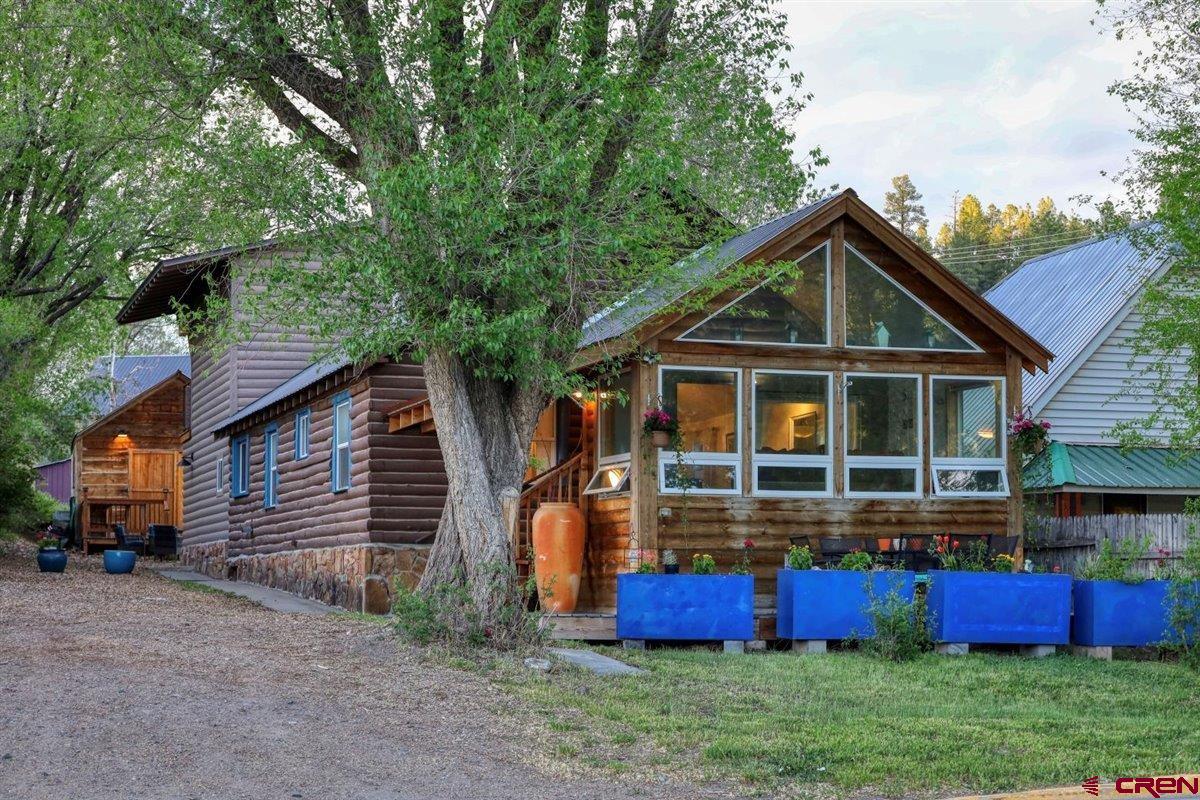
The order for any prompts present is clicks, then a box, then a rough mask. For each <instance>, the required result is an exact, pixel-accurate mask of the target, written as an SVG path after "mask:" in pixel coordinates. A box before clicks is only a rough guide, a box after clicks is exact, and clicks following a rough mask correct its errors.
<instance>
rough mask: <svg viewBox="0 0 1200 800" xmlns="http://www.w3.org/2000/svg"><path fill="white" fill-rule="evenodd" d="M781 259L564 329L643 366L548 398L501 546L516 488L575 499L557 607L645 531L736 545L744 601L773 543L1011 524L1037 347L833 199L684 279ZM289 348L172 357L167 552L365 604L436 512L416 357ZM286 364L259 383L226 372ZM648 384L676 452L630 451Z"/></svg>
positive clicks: (524, 525) (175, 267)
mask: <svg viewBox="0 0 1200 800" xmlns="http://www.w3.org/2000/svg"><path fill="white" fill-rule="evenodd" d="M269 247H271V245H269V244H267V245H260V246H257V247H255V248H247V249H243V250H233V249H231V250H224V251H218V252H215V253H208V254H202V255H197V256H190V257H187V258H185V259H175V260H173V261H170V262H163V263H162V264H160V265H159V267H157V268H156V269H155V271H154V272H153V273H152V274H151V275H150V276H149V277H148V278H147V279H146V281H145V282H143V284H142V286H141V287H140V288H139V289H138V291H137V292H136V293H135V294H134V296H133V298H132V299H131V300H130V301H129V303H128V304H127V305H126V306H125V308H124V309H123V310H122V311H121V315H120V319H121V321H123V322H130V321H135V320H141V319H149V318H151V317H153V316H156V315H159V314H164V313H169V311H170V309H171V307H172V302H179V303H182V304H184V305H190V306H196V305H198V304H201V303H203V302H204V301H205V298H204V292H203V291H201V290H199V289H197V287H198V286H215V287H217V290H218V291H221V292H223V293H225V296H226V297H228V298H229V299H230V300H231V305H232V307H233V308H234V309H235V313H236V309H237V308H238V306H239V292H240V291H242V290H243V289H242V287H245V286H247V285H250V284H249V283H248V282H247V280H246V277H245V271H246V270H247V269H249V268H251V267H253V264H254V261H255V259H257V258H260V257H262V255H263V251H264V249H266V248H269ZM792 260H797V261H800V262H801V265H802V266H803V267H804V269H803V274H802V275H801V276H800V277H798V278H796V279H794V280H789V281H786V282H784V281H781V280H778V279H775V280H771V279H769V280H766V281H764V282H763V283H761V284H759V285H757V286H747V287H744V288H743V289H742V290H740V291H736V292H729V293H726V294H725V295H722V296H721V297H718V298H716V299H715V300H714V301H713V302H712V303H710V304H709V306H708V307H707V308H706V309H705V310H703V311H699V312H696V313H689V314H687V315H680V314H678V313H671V312H669V311H667V310H666V308H667V307H668V306H669V305H670V301H672V300H674V299H675V298H674V297H666V296H663V294H662V293H661V292H642V293H634V295H632V296H631V297H630V298H629V299H628V300H627V301H626V302H624V303H621V304H619V305H618V306H616V307H614V308H613V309H610V310H609V311H607V312H605V313H602V314H599V315H597V316H596V317H595V318H594V319H593V320H591V321H590V322H589V324H588V326H587V327H586V329H585V330H584V332H583V340H582V342H581V358H582V361H583V362H584V363H592V364H594V363H596V362H597V361H598V360H599V359H600V358H602V357H603V355H604V353H605V352H606V351H609V350H620V351H621V352H628V351H629V349H628V348H629V346H630V345H633V344H640V345H641V347H642V348H644V349H646V350H651V351H656V352H657V353H658V354H659V356H660V360H658V361H656V362H655V363H648V362H647V361H643V360H638V359H633V360H630V361H628V362H627V363H626V365H625V369H624V372H623V373H622V374H621V375H620V377H619V378H618V379H616V381H615V386H613V387H611V388H614V389H615V388H620V389H623V390H624V391H625V392H627V394H628V396H629V398H630V402H629V403H628V404H627V405H625V406H620V405H617V404H612V403H602V404H601V406H600V407H599V408H597V405H596V403H595V402H593V401H589V400H588V399H586V398H579V399H578V400H573V399H570V398H567V399H564V400H561V401H558V402H556V403H554V404H552V405H551V406H550V407H549V408H547V409H546V411H545V412H544V414H543V417H542V420H541V422H540V423H539V425H538V432H537V433H536V434H535V447H534V449H535V455H537V457H538V460H539V461H540V462H542V463H546V464H547V466H546V468H545V469H544V471H542V472H541V473H540V474H538V475H533V476H531V479H530V480H529V482H528V483H527V485H526V489H525V492H524V493H523V495H522V498H521V504H520V511H519V515H518V531H517V536H518V541H517V542H516V544H517V553H518V558H519V561H521V562H524V561H525V560H526V559H527V545H528V534H529V520H530V518H531V517H532V514H533V511H534V510H535V509H536V508H537V506H538V504H539V503H541V502H545V501H549V500H559V501H561V500H566V501H570V502H575V503H578V504H579V505H580V506H581V507H582V509H583V510H584V512H585V517H586V519H587V521H588V528H589V533H588V539H587V547H586V553H585V567H584V571H585V575H584V577H583V585H582V589H581V598H580V606H579V610H580V611H584V612H588V611H608V610H611V609H612V608H613V606H614V600H615V576H616V573H617V572H618V571H621V570H625V569H629V568H630V567H631V565H634V564H635V563H636V561H637V560H638V559H639V558H643V557H645V558H657V557H659V556H660V555H661V552H662V551H663V550H664V549H667V548H672V549H675V550H677V551H679V553H680V555H681V556H682V557H683V558H688V557H690V555H691V553H693V552H695V551H697V550H703V551H704V552H708V553H711V554H712V555H713V556H714V557H715V558H716V559H717V560H718V562H720V563H722V564H723V565H725V566H728V565H730V564H732V563H733V562H734V561H735V559H737V558H738V556H739V554H740V551H741V545H742V542H743V540H744V539H745V538H747V537H750V538H753V539H754V541H755V543H756V545H757V551H756V552H757V555H756V557H755V562H756V563H755V571H756V574H757V576H758V581H757V582H756V585H757V589H758V592H759V597H758V602H759V604H760V606H762V607H763V608H764V609H770V607H771V606H773V603H774V570H775V567H776V566H777V565H778V564H780V563H782V559H783V555H784V553H785V552H786V550H787V548H788V547H789V546H790V545H791V544H792V542H793V541H807V542H809V543H811V544H812V546H813V547H814V548H815V549H818V550H819V548H820V547H821V542H822V540H823V539H826V538H828V537H843V538H849V537H870V538H871V540H872V541H875V539H892V538H897V537H900V536H902V535H912V534H917V535H925V536H928V535H930V534H935V533H943V532H959V533H962V534H968V533H975V534H999V535H1005V534H1007V535H1014V536H1015V535H1018V534H1019V533H1020V531H1021V527H1022V526H1021V520H1020V515H1021V499H1020V487H1019V486H1018V485H1016V483H1017V482H1016V480H1015V478H1016V476H1017V467H1016V464H1015V461H1014V459H1013V457H1012V455H1011V454H1010V453H1009V452H1008V451H1007V446H1006V438H1005V436H1004V432H1003V431H1004V423H1005V418H1006V416H1007V415H1008V414H1010V413H1012V412H1013V411H1015V410H1016V409H1017V408H1018V407H1019V404H1020V397H1021V383H1022V373H1023V372H1029V373H1036V371H1037V370H1039V369H1040V370H1045V369H1046V367H1047V365H1048V363H1049V360H1050V358H1051V357H1052V356H1051V353H1050V352H1049V351H1048V350H1047V349H1046V348H1044V347H1042V346H1041V345H1039V344H1038V343H1037V342H1036V341H1035V340H1034V339H1033V338H1032V337H1030V336H1029V335H1028V334H1026V333H1025V332H1024V331H1022V330H1021V329H1020V328H1019V327H1018V326H1017V325H1015V324H1014V323H1013V322H1011V321H1010V320H1009V319H1007V318H1006V317H1005V316H1004V315H1003V314H1001V313H999V312H998V311H997V310H996V309H995V308H994V307H992V306H991V305H990V304H989V303H987V302H986V301H985V300H983V299H982V298H981V297H979V296H978V295H976V294H975V293H974V292H972V291H971V290H970V289H969V288H968V287H967V286H965V285H964V284H963V283H962V282H961V281H959V280H958V279H957V278H955V277H954V276H953V275H952V274H950V272H949V271H947V270H946V269H945V268H944V267H942V266H941V265H940V264H939V263H938V262H937V261H936V260H934V259H933V258H932V257H931V256H929V255H928V254H926V253H924V252H923V251H922V250H920V248H918V247H917V246H916V245H914V244H913V243H912V242H911V241H910V240H909V239H907V238H906V237H905V236H904V235H902V234H901V233H900V232H899V231H897V230H896V229H895V228H893V227H892V226H891V225H889V224H888V223H887V222H886V221H885V220H884V219H883V218H882V217H880V216H879V215H878V214H877V213H876V212H874V211H873V210H872V209H870V208H869V207H867V206H866V205H865V204H864V203H862V202H861V201H860V200H859V199H858V198H857V196H856V195H855V194H854V193H853V192H851V191H846V192H842V193H840V194H837V195H834V196H831V197H828V198H825V199H824V200H821V201H819V202H817V203H814V204H812V205H810V206H808V207H806V208H803V209H800V210H799V211H795V212H792V213H790V214H786V215H784V216H782V217H780V218H778V219H775V220H772V221H771V222H768V223H766V224H765V225H762V226H759V227H757V228H754V229H753V230H750V231H747V232H746V233H744V234H742V235H740V236H737V237H734V238H733V239H731V240H729V241H728V242H725V243H724V244H722V245H720V246H719V247H712V248H705V249H703V250H701V251H699V252H698V253H697V254H695V255H694V256H692V257H691V265H690V274H693V275H695V276H697V278H699V277H701V276H703V275H706V274H709V273H712V272H715V271H717V270H721V269H723V268H725V267H727V266H728V265H730V264H732V263H734V262H737V261H744V262H755V261H762V262H768V263H769V262H772V261H792ZM687 289H688V287H682V288H681V289H680V290H679V294H681V295H682V294H686V292H687ZM618 342H619V343H620V345H618V344H617V343H618ZM202 344H203V343H199V342H194V343H193V345H194V346H197V345H202ZM299 352H300V349H298V348H295V347H292V348H289V349H283V348H279V347H277V345H275V344H274V343H273V341H272V340H271V339H270V336H268V338H267V339H266V340H264V341H263V342H262V343H261V344H260V345H259V346H257V347H255V348H254V349H252V350H250V349H244V348H232V349H227V350H222V351H220V352H218V353H215V354H213V357H212V360H211V361H210V362H208V363H210V364H211V365H212V366H211V368H209V369H200V367H199V362H198V359H199V358H201V356H199V353H198V350H194V352H193V364H194V366H195V367H196V368H195V369H194V370H193V374H194V376H195V381H194V383H193V388H192V398H193V413H192V427H191V440H190V442H189V444H188V452H189V454H191V458H190V462H191V466H190V467H189V468H188V472H187V477H186V478H185V483H186V490H185V524H184V531H183V537H184V548H183V557H184V559H185V560H186V561H188V562H189V563H191V564H193V565H195V566H197V567H200V568H202V569H206V570H209V571H219V572H221V573H224V574H233V575H235V576H237V577H240V578H245V579H249V580H254V581H257V582H261V583H266V584H268V585H273V586H279V587H281V588H287V589H290V590H292V591H296V592H299V593H301V594H305V595H308V596H312V597H318V598H320V599H323V600H326V601H328V602H335V603H338V604H340V605H344V606H347V607H351V608H359V607H362V608H379V607H382V606H383V605H386V602H387V599H388V597H387V587H388V585H389V583H390V580H391V579H393V578H402V579H405V580H409V581H411V580H413V579H415V577H416V575H417V574H419V571H420V569H421V564H422V563H423V560H424V548H425V547H427V545H428V543H429V542H430V541H431V540H432V537H433V535H434V533H435V531H436V527H437V523H438V520H439V519H440V514H441V509H442V505H443V503H444V497H445V483H446V481H445V475H444V473H443V471H442V468H441V462H440V451H439V449H438V445H437V432H436V426H435V425H434V422H433V418H432V414H431V413H430V409H429V405H428V402H427V400H426V398H425V388H424V381H423V378H422V373H421V369H420V366H419V365H417V364H413V363H408V362H393V361H388V360H384V361H380V362H377V363H374V364H366V365H361V364H360V365H356V364H350V363H346V362H341V361H338V360H336V359H335V360H332V361H326V362H318V363H315V364H309V363H303V364H296V363H295V358H296V357H297V355H298V353H299ZM204 358H207V356H204ZM232 364H236V365H237V368H231V365H232ZM285 366H286V367H287V368H288V370H289V371H288V372H287V373H286V374H285V375H283V376H282V377H281V378H280V379H278V380H276V381H275V382H274V383H273V384H272V385H270V386H262V383H263V382H264V381H261V380H258V381H255V382H254V383H252V384H248V383H246V376H247V375H250V374H253V375H263V374H265V373H266V370H267V369H268V368H269V369H270V370H272V374H274V373H275V372H281V371H283V370H282V368H283V367H285ZM584 369H585V370H586V369H587V367H584ZM254 389H258V392H257V394H255V393H254V391H253V390H254ZM606 394H608V393H607V392H605V391H602V392H601V393H600V396H601V397H602V398H603V397H604V396H605V395H606ZM659 397H661V399H662V403H663V404H664V405H665V407H667V408H668V409H669V410H670V411H671V412H672V413H673V414H674V415H676V416H677V418H678V419H679V421H680V425H681V432H682V434H683V438H684V442H685V447H684V452H682V453H680V454H675V453H673V452H668V451H655V450H653V449H652V448H651V447H650V445H649V442H643V433H642V430H641V426H640V424H639V421H640V420H641V418H642V414H643V412H644V411H645V410H646V409H647V408H648V407H649V405H650V404H652V403H654V402H656V398H659ZM205 398H217V399H215V400H208V399H205ZM644 459H646V460H648V463H643V460H644Z"/></svg>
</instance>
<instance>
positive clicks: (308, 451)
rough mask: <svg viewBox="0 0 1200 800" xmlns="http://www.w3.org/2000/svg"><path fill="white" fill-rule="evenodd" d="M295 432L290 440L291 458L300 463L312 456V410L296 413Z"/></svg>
mask: <svg viewBox="0 0 1200 800" xmlns="http://www.w3.org/2000/svg"><path fill="white" fill-rule="evenodd" d="M295 424H296V430H295V431H294V432H293V438H292V448H293V453H292V458H293V459H294V460H296V461H301V460H303V459H305V458H308V457H309V456H310V455H312V445H311V441H312V439H311V437H312V409H311V408H303V409H301V410H300V411H297V412H296V416H295Z"/></svg>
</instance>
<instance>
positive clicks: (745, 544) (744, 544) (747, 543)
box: [742, 538, 754, 550]
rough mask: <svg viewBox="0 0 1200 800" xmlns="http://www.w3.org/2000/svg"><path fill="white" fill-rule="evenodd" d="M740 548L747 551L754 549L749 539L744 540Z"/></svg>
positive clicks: (752, 541)
mask: <svg viewBox="0 0 1200 800" xmlns="http://www.w3.org/2000/svg"><path fill="white" fill-rule="evenodd" d="M742 547H744V548H746V549H747V550H753V549H754V540H753V539H749V538H748V539H746V540H745V541H744V542H742Z"/></svg>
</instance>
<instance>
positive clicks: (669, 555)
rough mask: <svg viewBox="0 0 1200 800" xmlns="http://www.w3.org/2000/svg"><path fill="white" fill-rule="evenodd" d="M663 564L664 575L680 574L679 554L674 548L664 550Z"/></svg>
mask: <svg viewBox="0 0 1200 800" xmlns="http://www.w3.org/2000/svg"><path fill="white" fill-rule="evenodd" d="M662 566H663V574H664V575H678V574H679V556H677V555H675V551H674V550H663V555H662Z"/></svg>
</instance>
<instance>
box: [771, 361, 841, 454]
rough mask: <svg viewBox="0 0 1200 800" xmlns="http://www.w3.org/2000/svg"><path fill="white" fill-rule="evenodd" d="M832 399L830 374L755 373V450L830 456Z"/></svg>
mask: <svg viewBox="0 0 1200 800" xmlns="http://www.w3.org/2000/svg"><path fill="white" fill-rule="evenodd" d="M828 401H829V378H828V376H823V375H778V374H773V373H759V374H757V375H755V376H754V438H755V442H754V452H756V453H786V454H789V455H806V456H812V455H817V456H823V455H828V453H829V443H828V430H829V427H828V424H827V420H828V413H829V410H828V408H827V407H826V406H827V404H828Z"/></svg>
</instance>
